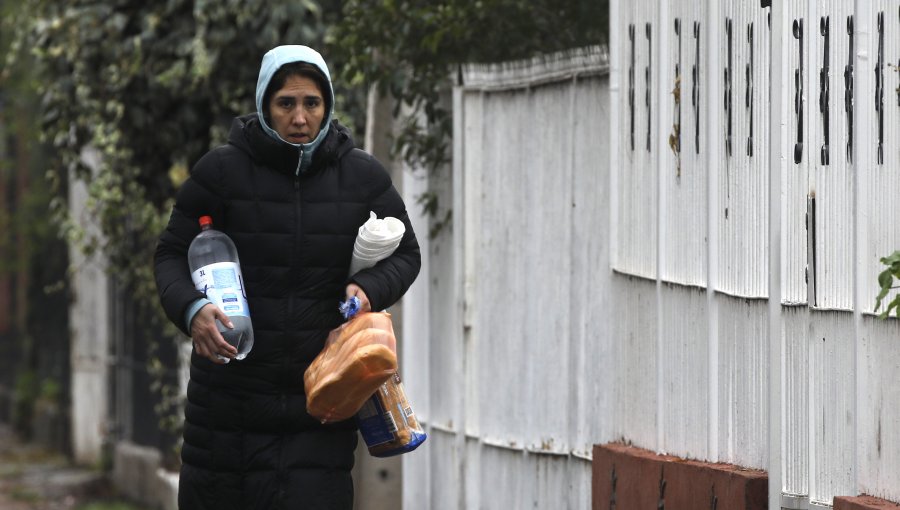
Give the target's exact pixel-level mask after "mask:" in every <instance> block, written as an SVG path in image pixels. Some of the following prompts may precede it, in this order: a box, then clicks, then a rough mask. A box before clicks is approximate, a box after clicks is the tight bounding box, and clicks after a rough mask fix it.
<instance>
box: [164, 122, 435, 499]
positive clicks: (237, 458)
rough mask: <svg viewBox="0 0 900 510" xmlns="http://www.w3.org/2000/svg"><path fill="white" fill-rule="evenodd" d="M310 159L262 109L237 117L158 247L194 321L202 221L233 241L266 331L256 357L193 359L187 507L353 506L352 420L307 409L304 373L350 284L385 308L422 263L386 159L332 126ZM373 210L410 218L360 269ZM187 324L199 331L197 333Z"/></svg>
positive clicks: (169, 280) (168, 304) (169, 287)
mask: <svg viewBox="0 0 900 510" xmlns="http://www.w3.org/2000/svg"><path fill="white" fill-rule="evenodd" d="M329 129H330V131H329V133H328V135H327V137H326V138H325V140H324V141H323V143H322V144H321V145H320V146H319V147H318V149H317V150H316V152H315V154H314V157H313V161H312V165H311V167H310V168H309V169H308V170H306V171H305V172H303V173H302V174H300V175H299V176H296V175H295V174H294V173H295V170H296V168H297V164H298V151H297V150H296V149H295V148H294V147H291V146H289V145H287V144H284V143H280V142H278V141H276V140H274V139H273V138H271V137H269V136H268V135H266V134H265V133H264V132H263V131H262V129H261V127H260V124H259V121H258V119H257V116H256V115H248V116H245V117H241V118H238V119H235V121H234V123H233V125H232V128H231V132H230V135H229V140H228V144H227V145H224V146H222V147H219V148H216V149H214V150H212V151H210V152H209V153H208V154H207V155H205V156H204V157H203V158H202V159H201V160H200V161H199V162H198V163H197V164H196V166H195V167H194V169H193V170H192V172H191V177H190V178H189V179H188V180H187V181H186V182H185V183H184V184H183V185H182V187H181V189H180V190H179V193H178V196H177V199H176V204H175V207H174V209H173V211H172V216H171V219H170V221H169V225H168V227H167V228H166V231H165V232H164V233H163V234H162V236H161V237H160V242H159V245H158V247H157V251H156V257H155V269H156V280H157V285H158V289H159V294H160V300H161V302H162V305H163V307H164V309H165V311H166V314H167V315H168V317H169V318H170V319H171V320H172V321H173V322H174V323H175V324H176V325H178V326H179V327H180V328H181V329H182V330H183V331H185V327H186V325H185V324H184V314H185V312H186V310H187V308H188V306H189V305H190V304H191V303H192V302H193V301H195V300H196V299H198V298H200V297H202V294H201V293H200V292H198V291H197V290H195V289H194V286H193V283H192V282H191V277H190V273H189V269H188V263H187V249H188V246H189V244H190V242H191V240H193V238H194V236H196V234H197V233H199V232H200V227H199V224H198V221H197V220H198V218H199V217H200V216H202V215H210V216H212V218H213V222H214V223H213V226H214V228H216V229H218V230H221V231H223V232H225V233H226V234H228V235H229V236H230V237H231V239H232V240H233V241H234V243H235V245H236V247H237V250H238V255H239V257H240V261H241V268H242V271H243V275H244V279H245V287H246V291H247V299H248V304H249V308H250V315H251V318H252V321H253V327H254V332H255V344H254V346H253V350H252V351H251V352H250V354H249V355H248V356H247V358H246V359H245V360H243V361H232V362H231V363H229V364H227V365H216V364H214V363H212V362H210V361H209V360H207V359H206V358H202V357H199V356H197V355H196V354H193V355H192V356H191V371H190V382H189V385H188V392H187V404H186V408H185V430H184V446H183V450H182V460H183V468H182V473H181V484H180V489H179V504H180V506H181V508H182V509H195V508H204V509H205V508H209V509H217V510H220V509H240V510H247V509H251V508H259V509H276V508H285V509H294V508H303V509H320V508H321V509H328V510H334V509H345V508H346V509H350V508H351V506H352V482H351V478H350V469H351V468H352V466H353V462H354V458H353V452H354V449H355V447H356V441H357V439H356V437H357V436H356V427H355V423H354V422H353V421H346V422H342V423H337V424H334V425H330V426H323V425H321V424H319V423H318V422H316V421H315V420H314V419H313V418H312V417H310V416H309V415H308V414H307V413H306V399H305V395H304V390H303V372H304V371H305V370H306V368H307V366H309V364H310V362H311V361H312V360H313V358H315V356H316V355H317V354H318V353H319V351H320V350H321V349H322V347H323V344H324V341H325V338H326V336H327V334H328V332H329V331H330V330H331V329H333V328H335V327H337V326H338V325H339V324H340V323H341V322H342V318H341V316H340V314H339V312H338V309H337V305H338V303H339V302H340V301H341V300H342V299H343V297H344V288H345V287H346V285H347V283H348V282H349V281H354V282H356V283H357V284H358V285H359V286H360V287H362V289H363V290H364V291H365V292H366V295H367V296H368V297H369V300H370V302H371V304H372V309H373V310H380V309H385V308H387V307H389V306H391V305H392V304H393V303H394V302H396V301H397V300H398V299H400V297H401V296H402V295H403V293H404V292H406V290H407V289H408V288H409V286H410V285H411V284H412V282H413V280H414V279H415V277H416V275H417V274H418V271H419V265H420V254H419V247H418V243H417V242H416V238H415V235H414V234H413V230H412V226H411V225H410V223H409V218H408V216H407V213H406V210H405V206H404V204H403V201H402V199H401V198H400V196H399V194H398V193H397V191H396V190H395V189H394V187H393V186H392V185H391V181H390V178H389V176H388V174H387V172H386V171H385V170H384V168H383V167H382V166H381V164H380V163H378V161H376V160H375V159H374V158H373V157H371V156H370V155H368V154H367V153H365V152H363V151H361V150H359V149H355V148H354V146H353V141H352V140H351V138H350V136H349V135H348V133H347V132H346V130H345V129H344V128H342V127H340V126H338V125H337V124H336V123H332V124H331V126H330V128H329ZM369 211H374V212H375V213H376V214H377V215H378V217H379V218H381V217H385V216H393V217H396V218H399V219H401V220H402V221H403V223H404V224H405V225H406V234H405V235H404V236H403V239H402V241H401V243H400V246H399V247H398V249H397V251H396V252H395V253H394V255H392V256H391V257H389V258H388V259H386V260H383V261H381V262H379V263H378V264H377V265H376V266H375V267H373V268H370V269H367V270H364V271H361V272H360V273H357V274H356V275H355V276H353V278H352V279H348V276H347V272H348V269H349V265H350V257H351V254H352V251H353V242H354V239H355V237H356V234H357V232H358V229H359V227H360V225H362V224H363V223H364V222H365V221H366V220H367V219H368V218H369ZM185 333H187V331H185Z"/></svg>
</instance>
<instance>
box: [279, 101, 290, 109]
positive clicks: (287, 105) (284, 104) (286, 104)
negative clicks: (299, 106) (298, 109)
mask: <svg viewBox="0 0 900 510" xmlns="http://www.w3.org/2000/svg"><path fill="white" fill-rule="evenodd" d="M278 106H280V107H282V108H285V109H288V108H292V107H293V106H294V100H293V99H282V100H280V101H278Z"/></svg>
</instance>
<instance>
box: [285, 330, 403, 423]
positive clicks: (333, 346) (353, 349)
mask: <svg viewBox="0 0 900 510" xmlns="http://www.w3.org/2000/svg"><path fill="white" fill-rule="evenodd" d="M396 342H397V341H396V338H395V337H394V329H393V325H392V323H391V316H390V314H388V313H385V312H380V313H362V314H359V315H357V316H355V317H354V318H353V319H351V320H350V321H348V322H346V323H344V324H342V325H341V326H340V327H338V328H335V329H334V330H332V331H331V333H330V334H329V335H328V338H327V339H326V341H325V347H324V348H323V349H322V352H320V353H319V355H318V356H316V358H315V359H314V360H313V362H312V364H310V366H309V368H307V369H306V372H304V374H303V385H304V388H305V390H306V409H307V411H308V412H309V414H310V415H312V416H313V417H314V418H316V419H318V420H320V421H321V422H322V423H329V422H336V421H341V420H346V419H349V418H352V417H353V416H354V415H355V414H356V413H357V411H359V410H360V408H361V407H362V406H363V404H364V403H365V402H366V400H368V399H369V397H371V395H372V394H373V393H374V392H375V391H376V390H377V389H378V388H379V387H380V386H382V385H383V383H384V382H385V381H387V380H389V379H390V377H391V376H392V375H394V374H396V373H397V355H396V349H397V343H396Z"/></svg>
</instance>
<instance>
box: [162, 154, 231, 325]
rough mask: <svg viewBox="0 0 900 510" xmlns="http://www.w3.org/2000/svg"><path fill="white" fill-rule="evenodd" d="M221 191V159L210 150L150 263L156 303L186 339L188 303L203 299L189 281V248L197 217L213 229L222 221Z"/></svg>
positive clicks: (183, 191) (179, 199) (177, 201)
mask: <svg viewBox="0 0 900 510" xmlns="http://www.w3.org/2000/svg"><path fill="white" fill-rule="evenodd" d="M223 190H224V188H223V181H222V170H221V164H220V158H219V155H218V154H217V150H213V151H211V152H209V153H207V154H206V155H205V156H203V158H201V159H200V161H198V162H197V164H196V165H195V166H194V168H193V170H192V171H191V175H190V177H189V178H188V179H187V180H186V181H185V182H184V184H182V185H181V188H180V189H179V190H178V194H177V195H176V198H175V205H174V207H173V208H172V214H171V216H170V217H169V224H168V226H167V227H166V229H165V231H163V233H162V235H160V237H159V242H158V243H157V245H156V253H155V254H154V260H153V263H154V276H155V277H156V288H157V292H158V293H159V300H160V303H161V304H162V307H163V310H164V311H165V312H166V316H167V317H168V318H169V320H170V321H172V323H174V324H175V325H176V326H178V329H180V330H181V331H182V332H183V333H185V334H186V335H189V332H188V331H187V329H186V325H185V323H184V314H185V312H186V311H187V308H188V306H190V304H191V303H193V302H194V301H196V300H197V299H199V298H202V297H204V296H203V293H201V292H200V291H198V290H197V289H195V288H194V284H193V282H192V281H191V273H190V269H189V267H188V260H187V251H188V247H189V246H190V244H191V241H192V240H193V239H194V237H195V236H196V235H197V234H198V233H199V232H200V225H199V223H198V221H197V220H198V219H199V218H200V216H205V215H208V216H212V218H213V225H215V224H216V223H217V222H218V221H220V219H221V218H223V211H224V201H223V198H222V197H223V196H224V191H223Z"/></svg>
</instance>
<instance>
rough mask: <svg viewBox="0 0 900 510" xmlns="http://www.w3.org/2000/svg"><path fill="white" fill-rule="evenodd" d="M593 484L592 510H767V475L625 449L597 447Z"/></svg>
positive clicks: (605, 446)
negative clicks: (636, 509) (640, 509)
mask: <svg viewBox="0 0 900 510" xmlns="http://www.w3.org/2000/svg"><path fill="white" fill-rule="evenodd" d="M591 484H592V491H591V499H592V509H593V510H631V509H635V508H646V509H662V508H664V509H665V510H706V509H709V510H767V508H768V504H767V501H768V477H767V475H766V473H765V472H764V471H758V470H750V469H743V468H740V467H736V466H732V465H728V464H710V463H706V462H697V461H690V460H684V459H680V458H678V457H672V456H668V455H656V454H655V453H653V452H650V451H647V450H642V449H640V448H635V447H631V446H626V445H622V444H605V445H596V446H594V460H593V474H592V480H591ZM835 510H837V508H835ZM854 510H855V509H854Z"/></svg>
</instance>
